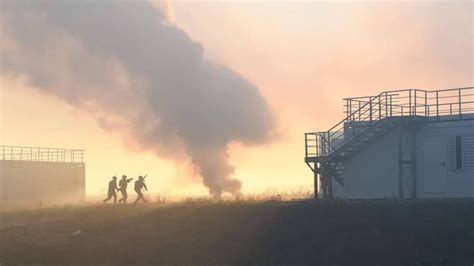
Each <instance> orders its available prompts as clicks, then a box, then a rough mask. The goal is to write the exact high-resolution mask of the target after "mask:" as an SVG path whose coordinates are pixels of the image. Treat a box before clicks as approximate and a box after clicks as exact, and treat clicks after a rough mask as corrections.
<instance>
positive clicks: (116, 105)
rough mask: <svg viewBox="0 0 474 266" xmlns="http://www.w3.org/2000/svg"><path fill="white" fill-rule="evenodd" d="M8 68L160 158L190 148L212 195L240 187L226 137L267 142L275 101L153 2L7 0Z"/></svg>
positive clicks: (4, 66) (182, 154)
mask: <svg viewBox="0 0 474 266" xmlns="http://www.w3.org/2000/svg"><path fill="white" fill-rule="evenodd" d="M0 12H1V17H0V21H1V24H2V27H1V30H2V32H3V33H4V34H3V37H4V40H6V41H3V42H2V44H0V45H1V49H0V51H1V54H0V56H1V58H2V60H1V61H2V62H1V74H2V75H10V74H14V75H26V77H27V78H28V80H29V82H31V84H33V85H34V86H35V87H37V88H39V89H40V90H41V91H42V92H45V93H48V94H51V95H54V96H56V97H58V98H60V99H62V100H64V101H67V102H68V103H70V104H72V105H74V106H77V107H79V108H82V109H84V110H88V111H90V112H92V113H93V114H94V115H95V116H96V117H97V119H98V122H99V124H100V125H101V126H102V127H103V128H105V129H110V130H116V131H118V132H120V133H121V134H122V135H124V137H125V138H131V139H132V140H133V142H134V143H135V144H137V145H138V146H140V147H141V148H142V149H152V150H153V151H154V152H156V153H157V154H158V155H160V156H165V157H168V158H172V159H182V158H186V157H187V156H189V157H191V161H192V163H193V164H194V166H195V170H196V172H197V173H198V174H200V175H201V176H202V178H203V182H204V185H206V186H207V187H208V188H209V191H210V193H211V194H212V195H214V196H220V195H221V194H222V193H223V192H230V193H238V192H239V191H240V187H241V183H240V181H239V180H236V179H233V178H232V177H231V176H232V174H233V172H234V168H233V166H232V165H230V164H229V160H228V159H229V155H228V153H227V149H228V144H229V143H230V142H233V141H237V142H240V143H243V144H251V145H254V144H261V143H263V142H265V141H266V140H267V139H268V138H269V137H270V134H271V132H272V128H273V117H272V114H271V112H270V110H269V107H268V105H267V103H266V101H265V99H264V98H263V97H262V95H261V94H260V93H259V91H258V89H257V88H256V87H255V86H254V85H252V84H251V83H250V82H248V81H247V80H245V79H244V78H242V77H241V76H239V75H238V74H236V73H235V72H233V71H232V70H230V69H228V68H226V67H224V66H221V65H218V64H215V63H213V62H210V61H208V60H206V59H204V58H203V48H202V47H201V45H200V44H199V43H196V42H194V41H193V40H191V39H190V38H189V37H188V36H187V35H186V33H185V32H184V31H183V30H181V29H179V28H177V27H176V26H174V25H170V24H169V23H166V18H165V15H164V14H162V13H161V12H160V11H159V10H157V9H156V8H154V7H153V6H152V5H151V4H150V3H147V2H141V1H140V2H112V1H110V2H109V1H104V2H97V1H93V2H85V3H84V2H79V1H74V2H51V3H44V2H41V3H37V2H33V3H24V2H23V3H13V2H8V3H5V2H2V3H1V11H0Z"/></svg>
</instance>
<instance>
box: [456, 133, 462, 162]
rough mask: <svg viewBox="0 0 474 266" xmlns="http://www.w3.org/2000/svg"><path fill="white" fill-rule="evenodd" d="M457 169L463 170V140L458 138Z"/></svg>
mask: <svg viewBox="0 0 474 266" xmlns="http://www.w3.org/2000/svg"><path fill="white" fill-rule="evenodd" d="M456 169H462V138H461V136H456Z"/></svg>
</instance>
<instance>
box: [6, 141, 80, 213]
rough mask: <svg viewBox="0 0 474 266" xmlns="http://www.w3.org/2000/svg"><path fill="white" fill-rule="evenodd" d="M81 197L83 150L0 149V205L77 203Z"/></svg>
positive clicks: (8, 147)
mask: <svg viewBox="0 0 474 266" xmlns="http://www.w3.org/2000/svg"><path fill="white" fill-rule="evenodd" d="M84 195H85V164H84V151H83V150H71V149H53V148H33V147H17V146H0V204H5V203H8V204H12V203H13V204H17V203H39V202H43V203H64V202H77V201H81V200H83V199H84Z"/></svg>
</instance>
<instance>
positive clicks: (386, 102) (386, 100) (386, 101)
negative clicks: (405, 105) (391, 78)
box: [385, 92, 388, 117]
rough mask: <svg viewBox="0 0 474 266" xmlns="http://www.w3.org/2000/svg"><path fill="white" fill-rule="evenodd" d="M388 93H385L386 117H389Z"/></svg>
mask: <svg viewBox="0 0 474 266" xmlns="http://www.w3.org/2000/svg"><path fill="white" fill-rule="evenodd" d="M387 97H388V96H387V92H385V117H387V116H388V111H387V110H388V109H387V106H388V99H387Z"/></svg>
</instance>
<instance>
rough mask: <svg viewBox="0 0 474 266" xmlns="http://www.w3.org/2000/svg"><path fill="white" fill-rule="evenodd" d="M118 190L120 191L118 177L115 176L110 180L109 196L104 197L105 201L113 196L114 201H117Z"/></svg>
mask: <svg viewBox="0 0 474 266" xmlns="http://www.w3.org/2000/svg"><path fill="white" fill-rule="evenodd" d="M117 191H118V188H117V177H116V176H113V177H112V180H110V182H109V192H108V195H107V198H106V199H104V203H106V202H107V201H109V200H110V199H112V198H114V203H117Z"/></svg>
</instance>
